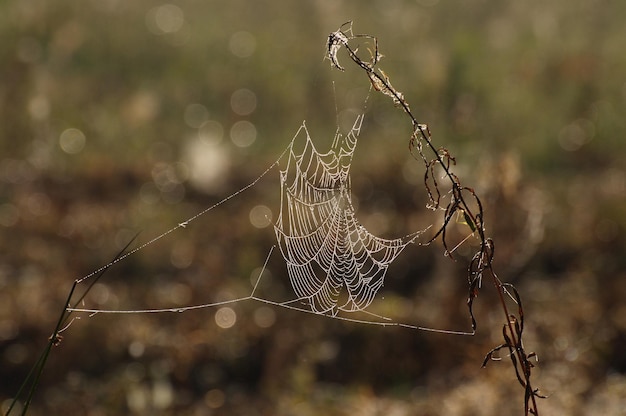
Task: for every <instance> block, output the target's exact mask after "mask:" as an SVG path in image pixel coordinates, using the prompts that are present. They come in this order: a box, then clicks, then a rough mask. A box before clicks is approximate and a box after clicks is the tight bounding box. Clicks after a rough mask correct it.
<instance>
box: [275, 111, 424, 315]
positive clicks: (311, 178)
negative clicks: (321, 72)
mask: <svg viewBox="0 0 626 416" xmlns="http://www.w3.org/2000/svg"><path fill="white" fill-rule="evenodd" d="M362 123H363V115H359V116H357V118H356V120H355V122H354V125H353V126H352V129H351V130H350V132H349V133H348V134H347V135H345V136H343V135H341V134H340V133H339V132H338V131H337V133H336V134H335V138H334V141H333V144H332V146H331V149H330V150H329V151H328V152H326V153H320V152H319V151H318V150H317V149H316V148H315V145H314V143H313V141H312V140H311V136H310V134H309V132H308V130H307V128H306V125H305V124H303V125H302V127H301V129H300V130H299V133H298V134H297V135H296V137H295V140H293V141H292V142H291V144H290V146H289V148H288V155H289V159H288V161H287V166H286V167H285V169H283V170H281V171H280V183H281V206H280V214H279V217H278V220H277V222H276V224H275V226H274V229H275V231H276V238H277V240H278V246H279V247H280V250H281V252H282V255H283V258H284V259H285V262H286V264H287V271H288V274H289V279H290V281H291V285H292V287H293V290H294V292H295V294H296V296H298V299H299V300H301V301H305V302H306V303H307V304H308V306H309V307H310V308H311V310H312V311H313V312H316V313H323V314H328V313H329V314H331V315H336V314H337V313H338V312H339V311H344V312H356V311H363V310H364V309H365V308H367V307H368V306H369V305H370V304H371V303H372V301H373V300H374V298H375V297H376V294H377V293H378V291H379V290H380V288H381V287H382V286H383V284H384V279H385V274H386V273H387V269H388V267H389V265H390V264H391V263H392V262H393V261H394V260H395V259H396V257H397V256H398V255H399V254H400V253H401V252H402V250H404V248H405V247H406V246H407V245H408V244H410V243H412V242H414V241H415V239H416V238H417V237H418V236H419V235H420V234H421V232H417V233H414V234H409V235H407V236H405V237H403V238H396V239H384V238H380V237H376V236H374V235H373V234H371V233H370V232H369V231H367V230H366V229H365V227H363V225H361V224H360V223H359V221H358V220H357V218H356V214H355V209H354V206H353V205H352V197H351V186H350V184H351V181H350V166H351V164H352V158H353V156H354V151H355V149H356V145H357V140H358V136H359V133H360V131H361V126H362ZM299 135H304V139H303V140H304V146H303V148H302V150H301V151H299V152H298V151H296V150H295V146H296V145H297V144H298V141H299V140H298V136H299Z"/></svg>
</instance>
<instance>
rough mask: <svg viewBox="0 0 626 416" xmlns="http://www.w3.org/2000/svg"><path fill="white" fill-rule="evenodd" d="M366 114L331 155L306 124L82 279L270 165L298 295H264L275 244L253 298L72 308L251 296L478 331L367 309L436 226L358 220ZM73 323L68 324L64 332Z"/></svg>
mask: <svg viewBox="0 0 626 416" xmlns="http://www.w3.org/2000/svg"><path fill="white" fill-rule="evenodd" d="M363 119H364V115H363V113H361V114H359V115H357V116H356V119H355V121H354V124H353V126H352V128H351V130H350V131H349V132H348V134H346V135H342V134H341V133H340V132H339V129H338V130H337V131H336V133H335V137H334V140H333V143H332V145H331V147H330V150H329V151H327V152H325V153H321V152H319V151H318V150H317V149H316V147H315V144H314V142H313V139H312V138H311V136H310V134H309V131H308V129H307V127H306V123H305V122H303V123H302V125H301V126H300V128H299V129H298V131H297V132H296V134H295V135H294V137H293V139H292V140H291V142H290V143H289V145H288V146H287V147H286V148H285V149H284V150H283V152H282V153H281V154H280V156H279V157H278V159H277V160H276V161H275V162H274V163H273V164H272V165H270V166H269V167H268V168H267V169H265V171H263V173H261V174H260V175H259V176H258V177H257V178H256V179H254V180H253V181H252V182H250V183H249V184H248V185H246V186H244V187H243V188H240V189H239V190H237V191H236V192H234V193H232V194H230V195H229V196H227V197H225V198H223V199H222V200H220V201H219V202H217V203H215V204H213V205H211V206H209V207H207V208H206V209H204V210H203V211H201V212H199V213H197V214H196V215H194V216H192V217H190V218H188V219H187V220H185V221H183V222H181V223H179V224H178V225H176V226H174V227H172V228H171V229H169V230H167V231H165V232H164V233H162V234H160V235H158V236H156V237H154V238H152V239H150V240H148V241H147V242H144V243H143V244H141V245H139V246H138V247H135V248H134V249H132V250H130V251H128V252H126V253H125V254H122V255H120V256H118V257H116V258H115V259H114V260H113V261H111V262H109V263H108V264H106V265H104V266H102V267H100V268H99V269H97V270H94V271H93V272H91V273H90V274H88V275H86V276H83V277H82V278H80V279H77V280H76V282H75V284H76V283H83V282H85V281H87V280H90V279H95V280H97V279H98V278H99V276H101V275H102V273H103V272H104V271H106V269H108V268H109V267H111V266H113V265H114V264H116V263H118V262H121V261H123V260H124V259H126V258H127V257H129V256H131V255H133V254H135V253H137V252H138V251H140V250H143V249H145V248H147V247H148V246H149V245H151V244H153V243H156V242H157V241H159V240H161V239H163V238H165V237H166V236H168V235H170V234H172V233H174V232H175V231H177V230H179V229H185V228H187V227H189V226H191V223H192V222H194V221H195V220H197V219H198V218H199V217H201V216H203V215H205V214H207V213H209V212H210V211H213V210H215V209H218V208H220V207H221V206H222V205H224V204H226V203H227V202H229V201H230V200H232V199H234V198H236V197H238V196H240V195H241V194H243V193H244V192H246V191H248V190H250V189H251V188H253V187H255V186H256V185H257V184H258V183H259V182H260V181H261V180H262V179H263V178H264V177H265V176H267V175H268V173H269V172H270V171H272V170H274V169H275V168H278V170H279V178H280V191H281V198H280V211H279V215H278V219H277V220H276V222H275V223H274V232H275V234H276V239H277V245H278V247H279V249H280V252H281V254H282V257H283V259H284V261H285V263H286V266H287V272H288V275H289V280H290V283H291V286H292V288H293V291H294V293H295V298H293V299H291V300H287V301H276V300H272V299H270V298H267V297H262V296H259V295H257V289H258V287H259V285H260V283H261V279H262V277H263V275H264V271H265V269H266V267H267V264H268V262H269V259H270V257H271V256H272V253H273V251H274V248H275V246H274V247H272V248H271V249H270V250H269V252H268V254H267V257H266V259H265V262H264V264H263V267H262V268H261V271H260V272H259V274H258V277H257V280H256V282H255V284H254V287H253V288H252V290H251V293H250V294H249V295H248V296H244V297H239V298H234V299H230V300H224V301H220V302H212V303H203V304H198V305H188V306H179V307H174V308H155V309H126V310H122V309H104V308H100V309H94V308H86V307H76V306H73V307H72V306H69V305H68V307H67V308H66V310H67V311H68V312H84V313H89V314H90V316H93V315H96V314H100V313H107V314H136V313H163V312H185V311H189V310H196V309H204V308H211V307H220V306H226V305H232V304H236V303H239V302H244V301H250V300H252V301H257V302H260V303H265V304H268V305H273V306H276V307H281V308H284V309H291V310H296V311H300V312H305V313H312V314H315V315H323V316H326V317H329V318H334V319H338V320H343V321H348V322H356V323H362V324H371V325H381V326H399V327H405V328H410V329H417V330H422V331H432V332H438V333H448V334H457V335H469V334H472V333H471V332H467V331H454V330H448V329H435V328H430V327H424V326H417V325H413V324H409V323H404V322H396V321H393V320H392V319H390V318H388V317H385V316H381V315H378V314H376V313H373V312H370V311H368V310H367V309H368V307H369V306H370V305H371V304H372V302H373V301H374V300H375V298H376V296H377V293H378V292H379V290H380V289H381V288H382V287H383V285H384V280H385V275H386V273H387V270H388V268H389V266H390V265H391V263H392V262H393V261H394V260H395V259H396V258H397V257H398V256H399V255H400V254H401V253H402V251H403V250H404V249H405V248H406V247H407V246H408V245H409V244H412V243H416V241H417V240H418V238H419V237H420V236H421V235H422V234H423V233H424V232H425V231H426V230H428V229H429V228H430V226H429V227H427V228H425V229H424V230H420V231H417V232H413V233H410V234H407V235H405V236H403V237H400V238H394V239H385V238H381V237H377V236H375V235H373V234H372V233H370V232H369V231H368V230H367V229H366V228H365V227H364V226H363V225H362V224H361V223H360V222H359V221H358V219H357V216H356V213H355V208H354V206H353V204H352V196H351V180H350V167H351V165H352V160H353V157H354V152H355V150H356V147H357V142H358V137H359V134H360V132H361V126H362V124H363ZM301 142H303V143H301ZM298 149H300V150H298ZM285 160H286V161H285ZM417 244H419V243H417ZM93 283H95V282H92V284H93ZM340 312H341V313H344V314H340ZM355 312H361V313H364V314H366V315H367V316H368V317H369V318H367V319H364V318H361V317H355V316H354V315H351V313H355ZM346 313H347V315H346ZM69 326H70V325H69V324H68V325H67V327H65V328H63V329H62V330H61V331H60V332H63V331H64V330H65V329H67V328H68V327H69Z"/></svg>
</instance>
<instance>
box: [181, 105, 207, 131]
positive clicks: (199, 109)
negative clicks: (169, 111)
mask: <svg viewBox="0 0 626 416" xmlns="http://www.w3.org/2000/svg"><path fill="white" fill-rule="evenodd" d="M208 119H209V110H207V108H206V107H205V106H203V105H202V104H197V103H196V104H189V105H188V106H187V108H185V123H187V125H188V126H189V127H193V128H195V129H198V128H200V127H201V126H202V124H204V123H205V122H206V121H207V120H208Z"/></svg>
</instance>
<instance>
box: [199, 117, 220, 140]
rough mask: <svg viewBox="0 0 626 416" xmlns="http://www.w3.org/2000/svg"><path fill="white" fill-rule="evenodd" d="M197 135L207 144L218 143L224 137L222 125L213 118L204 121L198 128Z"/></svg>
mask: <svg viewBox="0 0 626 416" xmlns="http://www.w3.org/2000/svg"><path fill="white" fill-rule="evenodd" d="M198 137H199V138H200V140H202V141H203V142H205V143H207V144H215V143H219V142H221V141H222V139H223V138H224V127H222V124H221V123H219V122H217V121H214V120H208V121H205V122H204V123H202V125H201V126H200V129H199V130H198Z"/></svg>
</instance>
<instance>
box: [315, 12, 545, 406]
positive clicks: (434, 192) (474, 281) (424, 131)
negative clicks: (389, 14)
mask: <svg viewBox="0 0 626 416" xmlns="http://www.w3.org/2000/svg"><path fill="white" fill-rule="evenodd" d="M355 39H369V40H371V41H372V42H373V43H374V49H373V51H372V50H370V55H371V59H370V60H368V61H365V60H363V59H361V58H360V57H359V55H358V54H357V52H358V47H352V46H351V41H353V40H355ZM341 48H344V49H345V50H346V51H347V53H348V56H349V57H350V58H351V59H352V61H353V62H354V63H355V64H356V65H358V66H359V67H360V68H361V69H363V70H364V71H365V73H366V75H367V77H368V79H369V81H370V82H371V84H372V87H373V88H374V89H375V90H376V91H379V92H381V93H382V94H384V95H386V96H388V97H390V98H391V99H392V101H393V103H394V105H395V106H396V107H400V108H402V110H403V111H404V112H405V113H406V114H407V116H408V117H409V118H410V120H411V123H412V125H413V133H412V134H411V137H410V139H409V151H410V153H411V155H412V156H413V158H415V160H417V161H421V162H422V163H423V164H424V167H425V173H424V187H425V188H426V193H427V195H428V200H429V203H428V204H427V207H428V208H430V209H433V210H440V209H441V210H443V224H442V225H441V227H440V228H439V229H438V230H437V231H436V232H435V233H434V235H433V237H432V238H431V240H430V241H428V243H431V242H433V241H435V240H436V239H438V238H441V242H442V244H443V246H444V249H445V255H447V256H450V257H453V252H454V249H450V248H449V244H448V235H447V229H448V227H449V225H450V223H452V222H453V221H452V220H453V218H455V217H459V218H462V219H463V222H464V223H465V224H466V225H467V226H468V227H469V229H470V231H471V233H472V234H473V235H476V236H477V238H478V240H479V241H480V248H479V249H478V251H477V252H476V253H475V254H474V255H473V257H472V259H471V261H470V262H469V266H468V271H467V277H468V295H467V306H468V311H469V316H470V319H471V322H472V329H473V330H474V331H475V330H476V319H475V317H474V310H473V305H474V300H475V299H476V297H477V296H478V292H479V291H480V288H481V286H482V280H483V278H485V277H487V278H488V279H489V280H491V282H492V283H493V285H494V287H495V288H496V290H497V293H498V296H499V300H500V305H501V307H502V311H503V313H504V316H505V320H506V323H505V324H504V325H503V328H502V338H503V340H504V342H503V343H502V344H500V345H498V346H497V347H495V348H493V349H492V350H491V351H489V352H488V353H487V355H486V356H485V359H484V361H483V367H484V366H486V365H487V363H488V362H489V361H499V360H500V358H499V356H497V354H498V353H499V352H500V351H501V350H506V351H507V352H508V356H509V357H510V359H511V362H512V364H513V368H514V370H515V374H516V376H517V379H518V381H519V383H520V385H521V386H522V387H523V388H524V411H525V414H526V415H528V414H533V415H538V414H539V410H538V408H537V402H536V399H537V398H543V397H544V396H542V395H540V394H539V390H538V389H534V388H532V385H531V371H532V368H533V367H534V365H533V364H532V363H531V361H530V360H531V359H532V358H535V359H536V357H537V356H536V354H535V353H534V352H531V353H526V351H525V350H524V347H523V343H522V338H523V332H524V309H523V307H522V301H521V297H520V295H519V293H518V291H517V289H515V287H514V286H513V285H511V284H508V283H503V282H502V281H501V280H500V279H499V278H498V276H497V274H496V273H495V271H494V269H493V259H494V251H495V244H494V242H493V240H492V239H491V238H488V237H487V236H486V235H485V224H484V222H483V218H484V213H483V205H482V203H481V201H480V198H479V197H478V195H477V194H476V193H475V192H474V190H473V189H472V188H469V187H466V186H463V185H461V181H460V179H459V178H458V176H456V175H455V174H454V173H453V172H452V167H453V166H454V165H455V164H456V159H455V158H454V157H453V156H452V155H451V154H450V152H449V151H448V150H447V149H445V148H437V147H435V146H434V144H433V142H432V136H431V132H430V129H429V128H428V126H427V125H426V124H421V123H418V121H417V119H416V118H415V116H414V115H413V113H412V112H411V109H410V107H409V104H408V102H407V101H406V99H405V98H404V95H403V94H402V93H401V92H399V91H398V90H396V89H395V88H394V87H393V85H392V84H391V82H390V80H389V77H388V76H387V74H385V72H384V71H383V70H381V69H380V68H377V65H378V63H379V61H380V59H381V58H382V55H381V54H380V53H379V52H378V40H377V39H376V37H375V36H372V35H366V34H354V32H353V29H352V22H346V23H344V24H343V25H342V26H341V27H340V28H339V29H338V30H337V31H335V32H333V33H331V34H330V35H329V36H328V43H327V55H326V58H328V59H329V60H330V63H331V67H333V68H337V69H339V70H341V71H343V70H344V68H343V67H342V66H341V65H340V64H339V61H338V57H337V54H338V52H339V51H340V50H341ZM425 149H427V151H429V153H432V154H433V155H434V156H433V157H427V156H426V151H425ZM437 168H441V169H443V171H444V178H445V179H447V181H448V182H449V185H451V190H450V191H449V192H448V193H446V194H445V195H449V198H450V199H449V202H448V203H447V204H446V206H445V207H443V206H442V199H443V198H444V197H445V195H444V194H443V193H442V190H441V186H440V183H439V181H440V179H437V175H436V174H435V171H436V169H437ZM473 206H475V207H476V208H474V209H472V207H473ZM455 248H456V247H455ZM507 296H508V297H509V298H511V299H513V301H514V302H515V303H516V304H517V314H512V313H510V312H509V308H508V306H507V302H506V297H507Z"/></svg>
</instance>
